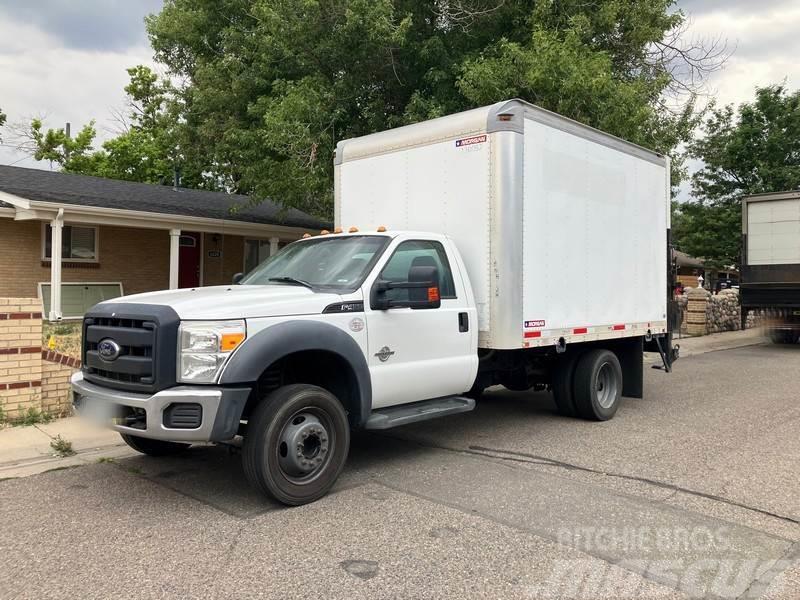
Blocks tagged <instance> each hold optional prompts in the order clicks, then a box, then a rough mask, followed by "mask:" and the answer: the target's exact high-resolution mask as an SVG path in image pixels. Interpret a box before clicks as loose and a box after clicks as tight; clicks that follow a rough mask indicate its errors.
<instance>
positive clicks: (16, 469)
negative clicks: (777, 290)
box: [0, 329, 766, 480]
mask: <svg viewBox="0 0 800 600" xmlns="http://www.w3.org/2000/svg"><path fill="white" fill-rule="evenodd" d="M674 342H675V343H676V344H679V345H680V347H681V351H680V353H681V357H682V358H686V357H689V356H692V355H695V354H704V353H706V352H714V351H716V350H728V349H731V348H739V347H742V346H752V345H756V344H763V343H766V339H765V338H764V336H763V334H762V333H761V330H759V329H748V330H746V331H727V332H724V333H714V334H712V335H706V336H703V337H696V338H690V337H684V338H682V339H677V338H676V339H675V340H674ZM660 361H661V359H660V358H659V357H658V355H657V354H654V353H647V354H645V363H647V364H655V363H658V362H660ZM678 364H680V363H678ZM58 435H60V436H61V438H62V439H64V440H66V441H68V442H71V443H72V448H73V450H75V452H76V454H75V455H74V456H69V457H63V458H62V457H59V456H55V453H54V451H53V449H52V448H51V447H50V442H51V441H53V439H54V438H55V437H56V436H58ZM135 454H136V452H134V451H133V450H131V449H130V448H129V447H128V446H127V445H126V444H125V443H124V442H123V441H122V439H121V438H120V437H119V434H118V433H116V432H114V431H110V430H108V429H102V428H100V427H97V426H95V425H93V424H91V423H89V422H87V421H85V420H84V419H81V418H79V417H68V418H66V419H58V420H56V421H53V422H52V423H47V424H40V425H30V426H26V427H9V428H6V429H0V480H2V479H5V478H9V477H26V476H28V475H35V474H37V473H43V472H44V471H50V470H52V469H60V468H66V467H74V466H79V465H84V464H90V463H94V462H97V460H98V459H100V458H122V457H125V456H134V455H135Z"/></svg>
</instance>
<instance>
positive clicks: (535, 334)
mask: <svg viewBox="0 0 800 600" xmlns="http://www.w3.org/2000/svg"><path fill="white" fill-rule="evenodd" d="M525 337H526V338H536V337H542V332H541V331H526V332H525Z"/></svg>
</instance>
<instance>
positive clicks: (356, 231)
mask: <svg viewBox="0 0 800 600" xmlns="http://www.w3.org/2000/svg"><path fill="white" fill-rule="evenodd" d="M347 233H358V227H355V226H353V227H351V228H350V229H348V230H347Z"/></svg>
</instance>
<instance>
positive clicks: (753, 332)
mask: <svg viewBox="0 0 800 600" xmlns="http://www.w3.org/2000/svg"><path fill="white" fill-rule="evenodd" d="M672 341H673V343H674V344H678V345H679V346H680V347H681V358H685V357H687V356H692V355H693V354H704V353H705V352H715V351H717V350H730V349H732V348H741V347H742V346H755V345H757V344H767V343H769V342H768V340H767V338H766V337H765V336H764V333H763V331H762V330H761V328H759V327H755V328H753V329H745V330H744V331H723V332H722V333H712V334H710V335H703V336H700V337H686V336H684V337H683V338H681V339H678V338H677V337H675V338H673V340H672Z"/></svg>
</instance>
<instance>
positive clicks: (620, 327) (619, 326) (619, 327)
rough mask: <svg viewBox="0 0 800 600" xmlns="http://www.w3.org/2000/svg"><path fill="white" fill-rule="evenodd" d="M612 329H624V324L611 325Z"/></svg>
mask: <svg viewBox="0 0 800 600" xmlns="http://www.w3.org/2000/svg"><path fill="white" fill-rule="evenodd" d="M612 329H613V330H614V331H620V330H621V329H625V325H614V327H612Z"/></svg>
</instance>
